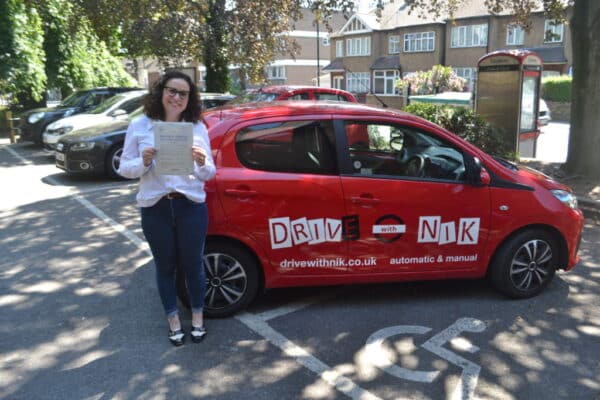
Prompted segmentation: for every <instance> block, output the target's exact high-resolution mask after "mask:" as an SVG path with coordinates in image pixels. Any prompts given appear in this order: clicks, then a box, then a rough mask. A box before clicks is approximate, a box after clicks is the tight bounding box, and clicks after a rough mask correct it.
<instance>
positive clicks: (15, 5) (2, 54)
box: [0, 0, 46, 106]
mask: <svg viewBox="0 0 600 400" xmlns="http://www.w3.org/2000/svg"><path fill="white" fill-rule="evenodd" d="M28 11H29V12H28ZM44 63H45V57H44V52H43V32H42V23H41V19H40V16H39V14H38V12H37V10H35V9H32V10H27V8H26V7H25V3H24V1H22V0H8V1H3V2H1V3H0V93H6V94H11V95H12V96H13V99H12V100H13V101H14V102H18V103H21V104H24V105H25V106H34V105H36V104H37V103H38V102H40V101H41V100H42V99H43V96H44V91H45V88H46V73H45V71H44Z"/></svg>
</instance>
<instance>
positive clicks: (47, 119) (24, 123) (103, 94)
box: [19, 87, 140, 145]
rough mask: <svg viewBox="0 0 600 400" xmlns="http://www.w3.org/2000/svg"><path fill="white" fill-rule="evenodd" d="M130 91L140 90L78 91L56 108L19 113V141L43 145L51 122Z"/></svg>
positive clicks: (95, 89)
mask: <svg viewBox="0 0 600 400" xmlns="http://www.w3.org/2000/svg"><path fill="white" fill-rule="evenodd" d="M130 90H140V88H130V87H99V88H93V89H87V90H80V91H77V92H75V93H73V94H71V95H70V96H69V97H67V98H66V99H65V100H63V101H62V103H60V104H59V105H58V106H56V107H49V108H36V109H33V110H28V111H25V112H23V113H21V115H20V118H21V124H20V126H19V127H20V129H21V140H23V141H29V142H34V143H36V144H39V145H41V144H43V141H42V134H43V132H44V130H45V129H46V126H48V125H49V124H50V123H51V122H54V121H56V120H58V119H60V118H64V117H68V116H70V115H73V114H79V113H82V112H85V111H89V110H91V109H93V108H94V107H96V106H97V105H98V104H100V103H102V102H103V101H104V100H106V99H108V98H109V97H112V96H114V95H115V94H118V93H122V92H128V91H130Z"/></svg>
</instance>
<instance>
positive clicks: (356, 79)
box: [346, 72, 371, 93]
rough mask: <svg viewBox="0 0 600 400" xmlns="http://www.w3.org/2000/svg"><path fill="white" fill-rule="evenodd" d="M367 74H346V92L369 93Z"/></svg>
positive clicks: (369, 86)
mask: <svg viewBox="0 0 600 400" xmlns="http://www.w3.org/2000/svg"><path fill="white" fill-rule="evenodd" d="M369 83H370V80H369V73H368V72H348V74H347V75H346V90H347V91H349V92H353V93H369V91H370V88H371V85H370V84H369Z"/></svg>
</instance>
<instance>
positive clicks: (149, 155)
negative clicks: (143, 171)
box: [142, 147, 156, 167]
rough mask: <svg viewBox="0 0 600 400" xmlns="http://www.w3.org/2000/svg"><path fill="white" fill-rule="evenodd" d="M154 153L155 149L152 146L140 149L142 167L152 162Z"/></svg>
mask: <svg viewBox="0 0 600 400" xmlns="http://www.w3.org/2000/svg"><path fill="white" fill-rule="evenodd" d="M155 155H156V149H155V148H154V147H146V148H145V149H144V150H142V160H143V161H144V167H148V166H149V165H150V164H152V160H153V159H154V156H155Z"/></svg>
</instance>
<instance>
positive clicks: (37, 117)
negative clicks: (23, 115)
mask: <svg viewBox="0 0 600 400" xmlns="http://www.w3.org/2000/svg"><path fill="white" fill-rule="evenodd" d="M42 118H44V112H43V111H42V112H34V113H32V114H30V115H29V117H27V122H29V123H30V124H35V123H36V122H38V121H39V120H40V119H42Z"/></svg>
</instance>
